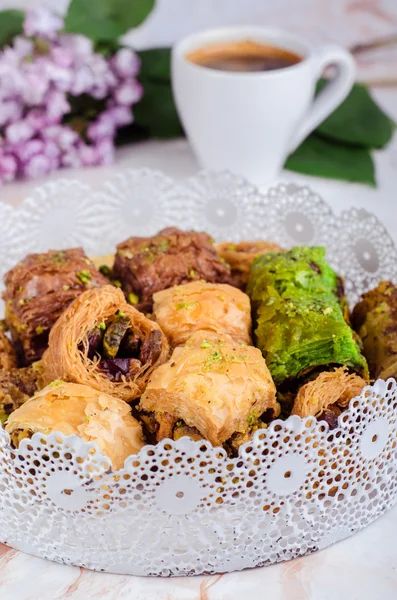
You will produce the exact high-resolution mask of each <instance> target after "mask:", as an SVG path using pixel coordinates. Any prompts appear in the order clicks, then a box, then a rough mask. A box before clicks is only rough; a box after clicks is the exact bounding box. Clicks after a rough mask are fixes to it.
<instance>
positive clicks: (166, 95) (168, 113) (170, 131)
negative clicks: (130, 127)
mask: <svg viewBox="0 0 397 600" xmlns="http://www.w3.org/2000/svg"><path fill="white" fill-rule="evenodd" d="M143 85H144V95H143V98H142V100H141V101H140V102H139V103H138V104H137V105H136V106H135V107H134V109H133V112H134V117H135V123H136V125H138V126H139V127H143V128H146V129H147V130H148V133H149V135H150V136H151V137H157V138H171V137H177V136H180V135H183V130H182V127H181V124H180V122H179V118H178V114H177V112H176V108H175V104H174V98H173V96H172V90H171V86H170V84H169V83H163V82H161V81H150V80H146V81H144V84H143Z"/></svg>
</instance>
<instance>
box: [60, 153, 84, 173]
mask: <svg viewBox="0 0 397 600" xmlns="http://www.w3.org/2000/svg"><path fill="white" fill-rule="evenodd" d="M61 162H62V166H63V167H69V168H77V167H81V164H82V163H81V158H80V156H79V155H78V153H77V152H76V150H75V149H74V150H71V151H70V152H65V154H63V155H62V161H61Z"/></svg>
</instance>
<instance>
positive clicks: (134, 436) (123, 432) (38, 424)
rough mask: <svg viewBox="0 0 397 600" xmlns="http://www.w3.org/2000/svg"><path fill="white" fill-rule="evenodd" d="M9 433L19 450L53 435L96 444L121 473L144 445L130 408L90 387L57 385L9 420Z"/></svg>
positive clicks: (54, 384) (34, 399) (60, 382)
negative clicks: (27, 442) (31, 440)
mask: <svg viewBox="0 0 397 600" xmlns="http://www.w3.org/2000/svg"><path fill="white" fill-rule="evenodd" d="M6 430H7V431H8V433H9V434H10V437H11V441H12V443H13V445H14V446H15V447H16V448H17V447H18V446H19V444H20V442H21V441H22V440H23V439H24V438H30V437H32V435H34V434H35V433H44V434H46V435H48V434H50V433H52V432H53V431H56V432H60V433H63V434H64V435H72V434H76V435H79V436H80V437H81V438H82V439H83V440H84V441H85V442H94V443H95V444H96V445H97V446H98V448H99V450H100V451H101V453H102V454H104V455H105V456H107V457H108V458H109V459H110V460H111V461H112V466H113V469H120V468H122V467H123V465H124V461H125V459H126V458H127V457H128V456H130V455H131V454H136V453H137V452H139V450H140V449H141V448H142V446H143V444H144V442H143V437H142V428H141V425H140V424H139V423H138V421H137V420H136V419H134V417H133V416H132V415H131V414H130V409H129V406H128V404H126V403H125V402H123V401H122V400H120V399H119V398H114V397H113V396H110V395H109V394H105V393H103V392H100V391H97V390H94V389H92V388H91V387H88V386H86V385H80V384H76V383H65V382H63V381H55V382H53V383H52V384H50V385H49V386H47V387H46V388H44V389H43V390H41V392H39V393H38V394H36V395H35V396H34V397H33V398H31V399H30V400H28V401H27V402H25V403H24V404H23V405H22V406H21V407H20V408H18V409H17V410H16V411H15V412H13V413H12V415H11V416H10V417H9V418H8V421H7V423H6Z"/></svg>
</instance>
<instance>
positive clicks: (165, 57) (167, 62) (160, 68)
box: [138, 48, 171, 82]
mask: <svg viewBox="0 0 397 600" xmlns="http://www.w3.org/2000/svg"><path fill="white" fill-rule="evenodd" d="M138 54H139V57H140V59H141V72H140V77H141V79H142V80H144V79H147V78H149V79H156V80H157V81H164V82H166V81H168V82H169V81H171V49H170V48H154V49H152V50H142V51H141V52H138Z"/></svg>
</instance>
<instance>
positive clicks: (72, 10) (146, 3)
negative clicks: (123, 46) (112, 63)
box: [65, 0, 155, 41]
mask: <svg viewBox="0 0 397 600" xmlns="http://www.w3.org/2000/svg"><path fill="white" fill-rule="evenodd" d="M154 2H155V0H95V2H94V0H72V1H71V3H70V6H69V10H68V13H67V15H66V19H65V30H66V31H68V32H71V33H81V34H83V35H86V36H87V37H89V38H91V39H92V40H94V41H109V40H117V39H118V38H119V37H120V36H121V35H123V34H124V33H125V32H126V31H128V30H129V29H131V28H133V27H137V26H138V25H140V24H141V23H142V22H143V21H144V20H145V19H146V17H147V16H148V15H149V14H150V12H151V11H152V9H153V7H154Z"/></svg>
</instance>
